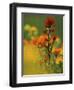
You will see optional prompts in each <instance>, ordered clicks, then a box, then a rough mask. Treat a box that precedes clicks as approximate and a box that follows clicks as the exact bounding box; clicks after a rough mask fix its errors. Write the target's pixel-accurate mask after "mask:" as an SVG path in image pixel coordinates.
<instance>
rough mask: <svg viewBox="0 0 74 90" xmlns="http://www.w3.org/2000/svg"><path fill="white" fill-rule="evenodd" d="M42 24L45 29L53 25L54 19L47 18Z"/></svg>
mask: <svg viewBox="0 0 74 90" xmlns="http://www.w3.org/2000/svg"><path fill="white" fill-rule="evenodd" d="M44 24H45V26H46V27H48V26H51V25H53V24H55V18H54V17H52V16H49V17H47V18H46V19H45V22H44Z"/></svg>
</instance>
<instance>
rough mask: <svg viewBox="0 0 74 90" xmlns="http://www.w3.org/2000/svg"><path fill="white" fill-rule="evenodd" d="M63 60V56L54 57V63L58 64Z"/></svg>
mask: <svg viewBox="0 0 74 90" xmlns="http://www.w3.org/2000/svg"><path fill="white" fill-rule="evenodd" d="M62 61H63V56H58V57H57V58H56V64H59V63H60V62H62Z"/></svg>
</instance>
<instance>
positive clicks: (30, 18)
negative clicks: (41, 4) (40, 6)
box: [22, 13, 63, 41]
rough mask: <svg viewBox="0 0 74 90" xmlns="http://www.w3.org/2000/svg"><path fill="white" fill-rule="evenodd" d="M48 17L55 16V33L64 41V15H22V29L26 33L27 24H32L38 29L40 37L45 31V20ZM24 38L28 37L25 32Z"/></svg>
mask: <svg viewBox="0 0 74 90" xmlns="http://www.w3.org/2000/svg"><path fill="white" fill-rule="evenodd" d="M48 16H54V17H55V20H56V26H55V29H56V31H55V33H56V35H57V36H59V37H60V39H61V41H63V15H51V14H34V13H22V29H23V31H24V26H25V24H30V25H33V26H36V27H37V28H38V35H40V34H41V33H42V32H43V30H44V29H45V26H44V20H45V19H46V18H47V17H48ZM24 37H27V34H26V32H25V35H24Z"/></svg>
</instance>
